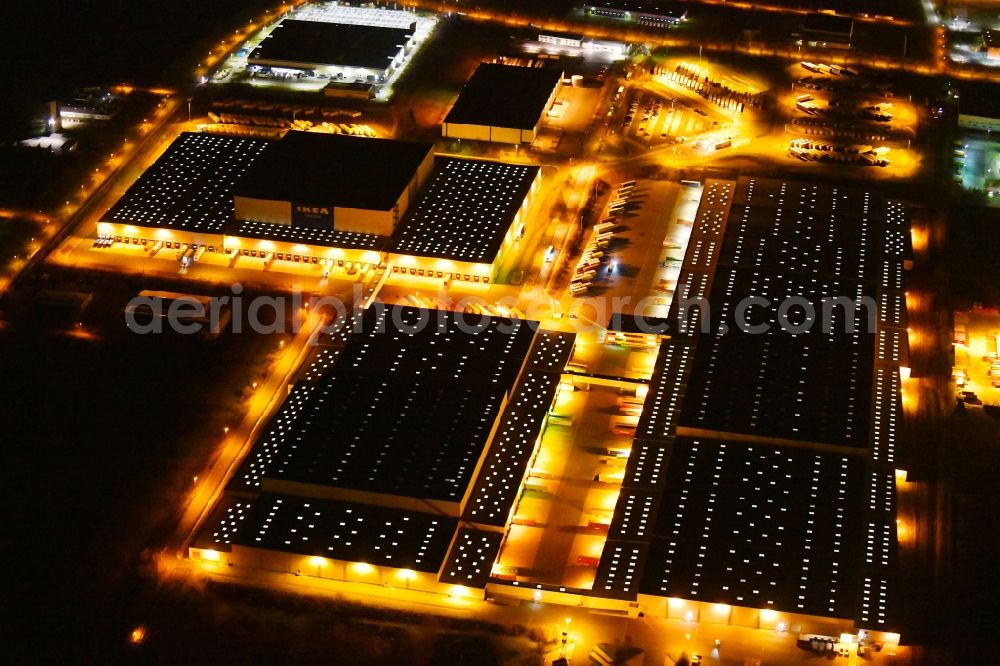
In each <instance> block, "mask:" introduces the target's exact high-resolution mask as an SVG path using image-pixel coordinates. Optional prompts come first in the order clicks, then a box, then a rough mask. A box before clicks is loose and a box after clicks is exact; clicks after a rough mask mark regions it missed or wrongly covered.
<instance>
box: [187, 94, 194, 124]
mask: <svg viewBox="0 0 1000 666" xmlns="http://www.w3.org/2000/svg"><path fill="white" fill-rule="evenodd" d="M193 100H194V97H188V98H187V103H188V122H191V102H192V101H193Z"/></svg>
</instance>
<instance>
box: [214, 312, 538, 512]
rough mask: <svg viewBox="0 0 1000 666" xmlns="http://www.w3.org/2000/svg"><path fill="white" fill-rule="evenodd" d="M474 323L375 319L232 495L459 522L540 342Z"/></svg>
mask: <svg viewBox="0 0 1000 666" xmlns="http://www.w3.org/2000/svg"><path fill="white" fill-rule="evenodd" d="M431 315H433V317H434V318H433V319H430V317H431ZM464 321H465V315H462V314H458V313H454V312H447V311H429V310H418V309H416V308H408V307H396V308H391V309H382V308H371V309H369V310H367V311H365V312H364V314H363V316H362V318H361V330H362V332H360V333H356V334H354V335H352V336H351V338H350V339H349V341H348V343H347V346H346V347H345V348H344V350H343V352H342V353H341V354H340V359H339V361H338V362H337V363H336V364H335V365H333V366H332V367H331V368H329V369H328V370H327V371H326V372H325V373H324V374H323V375H322V377H321V378H320V379H319V380H318V381H317V383H316V385H315V387H314V388H312V389H311V391H309V393H308V395H305V396H304V397H303V398H302V399H301V400H298V399H295V400H289V401H288V402H287V403H286V406H285V410H284V413H283V414H282V415H279V418H278V421H277V422H276V423H277V424H278V426H277V431H275V433H276V434H274V435H273V436H269V437H266V438H264V439H262V440H261V441H260V442H258V444H257V446H256V447H255V448H254V450H253V451H252V452H251V453H250V455H249V456H248V458H247V462H246V463H245V464H244V466H243V468H242V470H241V471H240V472H239V473H238V474H237V476H236V481H235V482H234V487H235V488H238V489H244V490H255V491H266V492H276V493H285V494H299V495H306V496H311V497H324V498H326V499H338V500H340V499H343V500H348V499H352V498H354V499H364V501H367V502H369V503H375V504H382V505H385V506H396V507H399V508H406V509H413V510H420V509H426V508H428V507H432V506H433V507H436V508H437V509H438V510H439V511H440V512H441V513H444V514H446V515H455V516H457V515H458V514H459V513H460V509H461V506H462V505H463V502H464V499H465V496H466V494H467V491H468V487H469V483H470V480H471V478H473V477H474V475H475V474H476V470H477V469H478V466H479V463H480V459H481V457H482V456H483V454H484V448H485V446H486V444H487V442H488V441H489V439H490V435H491V433H492V432H493V430H494V426H495V422H496V421H497V418H498V416H499V414H500V412H501V410H502V408H503V406H504V405H505V404H506V401H507V399H508V395H509V392H510V390H511V388H512V387H513V385H514V381H515V380H516V379H517V377H518V374H519V373H520V371H521V366H522V364H523V362H524V358H525V356H526V355H527V353H528V349H529V347H530V345H531V340H532V337H533V336H534V331H533V330H532V327H531V326H530V325H529V324H527V323H525V322H523V321H519V320H516V321H510V322H503V321H502V320H499V319H497V320H492V321H489V322H487V325H486V326H485V327H484V328H483V329H482V330H481V331H478V330H477V329H476V328H475V327H472V326H471V325H465V323H464ZM470 321H471V320H470ZM475 323H476V324H477V325H478V323H479V319H478V318H477V319H476V322H475ZM501 324H505V325H504V326H503V327H501ZM501 328H502V329H503V330H504V331H505V332H501ZM470 329H471V330H470ZM293 415H295V418H294V419H293V418H292V416H293Z"/></svg>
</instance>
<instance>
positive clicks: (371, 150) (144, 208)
mask: <svg viewBox="0 0 1000 666" xmlns="http://www.w3.org/2000/svg"><path fill="white" fill-rule="evenodd" d="M539 182H540V169H539V168H538V167H537V166H530V165H512V164H505V163H502V162H495V161H489V160H476V159H458V158H443V157H442V158H435V156H434V153H433V149H432V146H431V144H425V143H416V142H406V141H395V140H385V139H367V138H362V137H351V136H345V135H331V134H323V133H314V132H289V133H287V134H286V135H285V137H284V138H282V139H280V140H274V139H261V138H241V137H228V136H216V135H212V134H204V133H184V134H182V135H181V136H179V137H178V138H177V139H176V140H175V141H174V142H173V143H172V144H171V145H170V146H169V147H168V148H167V150H166V151H165V152H164V153H163V155H162V156H160V158H159V159H158V160H157V161H156V162H155V163H154V164H153V165H152V166H151V167H150V168H149V169H147V170H146V172H145V173H144V174H143V175H142V176H140V178H139V180H138V181H136V182H135V183H134V184H133V185H132V187H130V188H129V189H128V191H127V192H126V193H125V194H124V195H123V196H122V197H121V199H119V201H118V202H117V203H116V204H115V205H114V206H113V207H112V208H111V210H109V211H108V212H107V213H106V214H105V215H104V217H103V218H102V221H101V223H100V224H99V232H100V234H101V235H104V236H110V237H112V238H113V239H114V240H116V241H117V242H121V243H129V244H136V245H140V244H141V245H142V246H143V247H144V248H145V249H146V250H147V251H151V250H152V248H153V247H154V246H155V247H160V246H165V247H166V248H168V249H173V248H177V249H180V248H183V247H184V246H189V247H192V246H193V247H199V248H200V247H205V248H207V250H208V251H209V252H223V253H226V254H227V255H230V256H234V257H235V255H237V254H239V255H242V256H247V257H260V258H268V259H272V258H273V259H275V260H280V261H293V262H311V263H318V262H320V261H322V262H336V264H337V266H343V265H345V263H346V262H349V263H351V264H352V265H359V266H360V267H367V266H378V265H388V264H390V263H391V264H392V267H393V270H392V275H402V274H408V275H413V276H416V277H428V278H434V279H439V280H460V281H467V282H468V281H472V282H481V283H487V282H490V281H491V280H492V279H494V278H495V273H496V269H497V267H498V266H499V264H500V263H501V262H502V261H503V259H504V258H505V256H506V252H507V250H508V249H510V247H512V245H513V243H514V241H515V240H516V235H517V234H518V233H519V230H520V229H521V228H522V225H524V224H526V222H527V211H528V208H529V207H530V205H531V203H532V201H533V197H534V194H535V193H537V191H538V189H539Z"/></svg>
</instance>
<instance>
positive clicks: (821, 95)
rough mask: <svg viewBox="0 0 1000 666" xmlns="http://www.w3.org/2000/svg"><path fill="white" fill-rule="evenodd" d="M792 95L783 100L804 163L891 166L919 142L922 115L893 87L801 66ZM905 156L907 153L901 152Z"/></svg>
mask: <svg viewBox="0 0 1000 666" xmlns="http://www.w3.org/2000/svg"><path fill="white" fill-rule="evenodd" d="M789 71H790V73H791V75H792V77H793V80H794V83H793V84H792V91H791V92H790V93H788V94H784V95H782V96H781V98H780V99H779V102H780V105H781V108H782V109H784V110H786V112H787V117H788V120H787V122H786V124H785V133H786V134H787V135H789V136H790V137H791V138H790V139H789V143H788V154H789V155H790V156H791V157H793V158H796V159H798V160H800V161H803V162H824V163H841V164H851V165H856V166H876V167H887V166H889V165H890V164H892V163H893V162H894V161H895V160H896V158H897V156H898V157H899V159H900V160H901V161H902V162H903V163H904V164H909V162H910V161H911V158H910V156H908V155H906V154H905V152H906V151H907V150H908V149H909V148H910V145H911V142H912V140H913V139H914V138H915V136H916V134H915V128H916V124H917V113H916V109H915V108H914V107H913V105H912V103H910V102H909V101H908V100H906V99H898V98H897V97H896V95H895V93H894V91H893V89H892V86H890V85H889V84H887V83H883V82H881V81H877V80H872V79H870V78H869V77H867V76H866V75H864V74H862V73H859V72H858V71H856V70H854V69H851V68H847V67H837V66H833V65H826V64H823V63H813V62H801V63H799V64H796V65H793V66H792V67H791V68H790V70H789ZM900 151H903V152H900Z"/></svg>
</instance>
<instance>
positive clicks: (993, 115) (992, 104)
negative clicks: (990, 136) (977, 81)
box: [958, 85, 1000, 133]
mask: <svg viewBox="0 0 1000 666" xmlns="http://www.w3.org/2000/svg"><path fill="white" fill-rule="evenodd" d="M958 126H959V127H961V128H962V129H970V130H976V131H979V132H988V133H992V132H1000V109H998V108H997V104H996V90H995V88H994V87H993V86H988V85H981V86H975V85H963V86H962V88H961V90H960V92H959V95H958Z"/></svg>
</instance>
